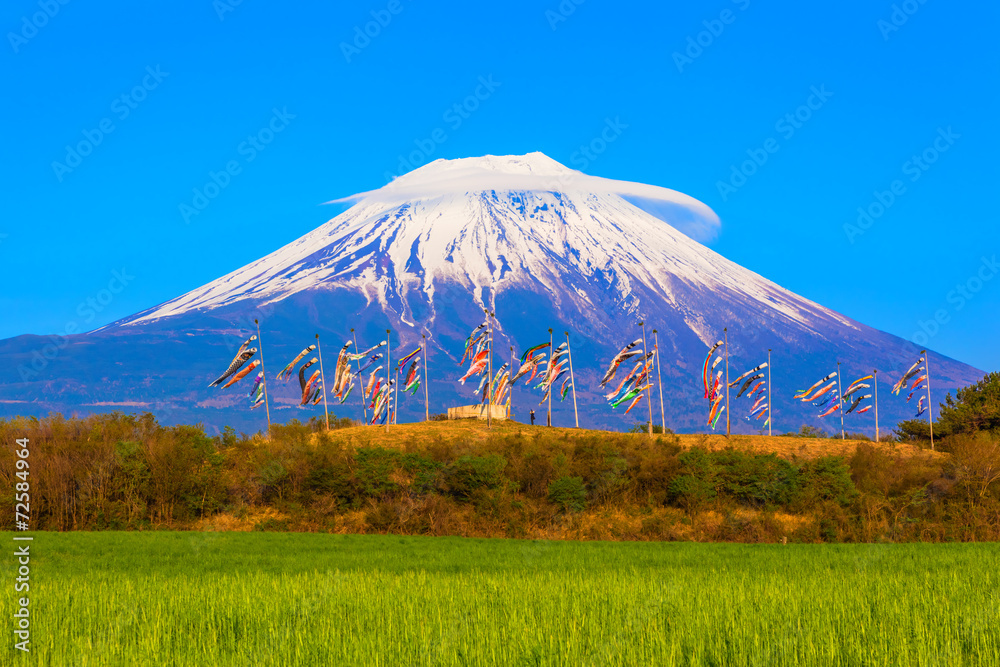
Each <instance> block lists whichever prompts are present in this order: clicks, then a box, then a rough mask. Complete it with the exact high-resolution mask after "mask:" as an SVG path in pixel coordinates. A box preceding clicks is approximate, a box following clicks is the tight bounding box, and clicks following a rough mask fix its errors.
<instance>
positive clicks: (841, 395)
mask: <svg viewBox="0 0 1000 667" xmlns="http://www.w3.org/2000/svg"><path fill="white" fill-rule="evenodd" d="M841 379H842V378H841V377H840V362H839V361H838V362H837V405H839V406H840V439H841V440H846V439H847V436H846V435H844V384H843V382H841Z"/></svg>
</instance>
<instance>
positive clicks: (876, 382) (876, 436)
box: [872, 368, 879, 442]
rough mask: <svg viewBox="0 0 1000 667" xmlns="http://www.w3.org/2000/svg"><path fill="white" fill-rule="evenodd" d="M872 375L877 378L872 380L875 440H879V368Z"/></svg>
mask: <svg viewBox="0 0 1000 667" xmlns="http://www.w3.org/2000/svg"><path fill="white" fill-rule="evenodd" d="M872 375H873V376H874V377H875V380H874V381H873V382H872V384H873V385H875V442H878V441H879V437H878V369H877V368H876V369H875V370H874V371H872Z"/></svg>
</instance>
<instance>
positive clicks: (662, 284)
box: [127, 153, 851, 340]
mask: <svg viewBox="0 0 1000 667" xmlns="http://www.w3.org/2000/svg"><path fill="white" fill-rule="evenodd" d="M622 190H625V191H626V192H629V193H632V194H633V195H636V196H648V197H656V198H658V201H659V202H660V203H661V204H664V203H666V204H667V206H666V209H665V210H667V211H668V215H667V216H664V217H667V219H668V222H670V223H673V222H674V219H676V220H677V221H679V222H680V223H684V224H690V223H691V221H692V220H694V221H696V222H701V223H703V224H706V225H710V224H713V223H716V224H717V221H718V218H717V217H716V216H715V214H714V213H713V212H712V211H711V209H709V208H708V207H707V206H705V205H704V204H702V203H701V202H699V201H697V200H695V199H693V198H691V197H688V196H687V195H683V194H681V193H678V192H675V191H673V190H667V189H666V188H658V187H657V186H647V185H643V184H638V183H631V184H630V183H625V182H623V181H609V180H608V179H601V178H597V177H593V176H587V175H585V174H582V173H580V172H578V171H574V170H572V169H567V168H566V167H564V166H562V165H561V164H559V163H558V162H556V161H554V160H552V159H551V158H548V157H547V156H545V155H543V154H541V153H531V154H528V155H524V156H499V157H498V156H491V155H487V156H483V157H477V158H465V159H461V160H438V161H435V162H433V163H431V164H428V165H425V166H424V167H421V168H420V169H417V170H415V171H413V172H411V173H409V174H406V175H405V176H402V177H400V178H399V179H397V180H396V181H394V182H393V183H390V184H389V185H387V186H385V187H384V188H381V189H379V190H376V191H372V192H370V193H363V194H362V195H358V196H356V198H357V199H358V201H357V203H356V204H355V205H354V206H353V207H352V208H350V209H349V210H347V211H345V212H344V213H342V214H341V215H339V216H337V217H336V218H334V219H332V220H330V221H329V222H327V223H326V224H324V225H322V226H320V227H319V228H317V229H315V230H314V231H312V232H310V233H309V234H306V235H305V236H303V237H301V238H300V239H298V240H296V241H293V242H292V243H290V244H288V245H286V246H285V247H283V248H281V249H279V250H277V251H275V252H273V253H271V254H270V255H267V256H266V257H263V258H261V259H259V260H257V261H255V262H252V263H251V264H248V265H246V266H245V267H243V268H241V269H238V270H236V271H234V272H232V273H230V274H229V275H226V276H224V277H222V278H220V279H218V280H216V281H214V282H212V283H209V284H207V285H205V286H203V287H201V288H198V289H196V290H194V291H192V292H189V293H188V294H185V295H183V296H181V297H179V298H177V299H174V300H173V301H170V302H167V303H165V304H162V305H161V306H158V307H156V308H153V309H150V310H148V311H145V312H143V313H139V314H138V315H136V316H134V317H133V318H130V319H129V320H128V321H127V322H128V323H136V322H142V321H148V320H153V319H159V318H163V317H168V316H172V315H178V314H182V313H185V312H189V311H193V310H209V309H214V308H219V307H223V306H229V305H231V304H233V303H235V302H239V301H243V300H254V301H259V302H264V303H274V302H277V301H280V300H282V299H284V298H286V297H288V296H291V295H293V294H297V293H301V292H304V291H307V290H311V289H348V290H352V291H355V292H359V293H361V294H363V295H364V296H365V297H366V299H367V300H368V302H369V303H371V304H376V303H377V304H378V305H379V306H380V307H381V309H382V310H383V311H386V312H390V313H395V316H396V317H398V318H399V319H400V320H401V321H402V322H406V323H410V324H412V323H414V322H415V321H416V320H417V319H418V318H417V317H416V316H415V315H414V310H413V305H412V304H414V303H419V304H421V307H420V310H421V312H423V313H429V317H430V318H431V319H432V320H433V318H434V317H436V308H435V303H434V296H435V293H436V292H437V291H439V289H440V288H441V287H442V286H443V285H445V284H447V285H449V286H453V287H457V288H458V289H459V290H461V291H467V293H468V294H470V295H472V298H473V299H474V301H475V302H476V303H478V304H479V305H489V304H490V303H493V302H494V300H495V299H496V298H497V295H498V294H500V293H503V292H504V291H505V290H518V291H523V292H528V293H535V294H539V295H540V296H542V297H543V298H544V299H546V301H547V302H548V303H551V304H553V305H554V306H555V307H557V308H559V309H564V310H566V311H567V312H569V311H572V312H573V313H576V314H574V315H573V317H574V318H579V317H584V318H587V319H588V320H590V321H591V323H592V325H593V327H594V328H595V329H596V330H602V329H605V328H607V327H608V326H609V323H610V322H611V321H613V320H620V321H624V320H627V319H629V318H634V317H637V316H642V313H643V312H644V311H648V309H649V308H651V307H654V304H661V303H665V304H669V307H671V308H673V309H675V310H677V311H678V312H680V313H682V317H683V318H684V321H685V322H686V323H687V326H688V327H690V328H691V329H692V330H694V331H695V332H696V333H697V334H698V336H699V337H704V338H705V340H708V338H711V336H712V335H713V334H711V333H709V332H708V330H707V327H706V325H705V323H704V315H703V311H704V310H705V307H704V306H703V305H698V306H697V307H696V306H695V304H694V303H693V301H694V300H700V299H707V298H711V299H718V300H720V301H724V302H727V303H728V302H738V303H739V304H740V307H750V308H753V309H761V310H765V311H768V312H771V313H774V314H776V315H777V316H779V317H781V318H783V319H785V320H786V321H788V322H794V323H795V324H796V326H805V327H806V328H810V329H813V328H815V327H817V326H819V323H821V322H822V323H830V322H833V321H835V322H836V323H837V324H839V325H843V324H848V325H849V326H851V324H850V322H849V321H848V320H846V319H844V318H842V317H840V316H838V315H836V314H835V313H832V312H831V311H829V310H827V309H825V308H822V307H820V306H818V305H817V304H814V303H812V302H810V301H807V300H805V299H802V298H801V297H798V296H796V295H794V294H792V293H791V292H788V291H787V290H784V289H782V288H781V287H779V286H778V285H775V284H774V283H771V282H770V281H768V280H766V279H764V278H762V277H761V276H759V275H756V274H754V273H753V272H751V271H748V270H746V269H744V268H742V267H740V266H738V265H736V264H734V263H733V262H730V261H729V260H727V259H725V258H723V257H721V256H719V255H718V254H717V253H715V252H713V251H711V250H709V249H708V248H706V247H704V246H702V245H701V244H699V243H697V242H696V241H694V240H692V239H691V238H689V237H688V236H686V235H684V234H682V233H680V232H679V231H677V229H675V227H674V226H672V224H667V222H664V221H663V220H662V219H660V218H657V217H654V216H652V215H650V214H648V213H646V212H645V211H643V210H642V209H640V208H638V207H636V206H635V205H633V204H631V203H629V201H627V200H626V199H625V198H624V197H623V196H622V194H623V193H622V192H621V191H622ZM637 193H641V194H637ZM404 195H405V196H404ZM661 210H664V209H663V208H662V207H661ZM731 306H732V303H729V305H726V306H725V308H729V307H731ZM655 307H659V306H658V305H657V306H655ZM609 309H610V310H609ZM421 319H426V316H425V317H424V318H421Z"/></svg>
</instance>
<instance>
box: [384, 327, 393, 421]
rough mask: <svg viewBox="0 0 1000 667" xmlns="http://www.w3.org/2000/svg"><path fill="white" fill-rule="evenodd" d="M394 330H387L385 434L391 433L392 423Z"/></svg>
mask: <svg viewBox="0 0 1000 667" xmlns="http://www.w3.org/2000/svg"><path fill="white" fill-rule="evenodd" d="M391 333H392V329H386V330H385V388H386V392H385V402H386V406H385V409H386V413H385V432H386V433H388V432H389V424H391V423H392V387H390V386H389V374H390V373H392V341H391V340H390V337H389V335H390V334H391Z"/></svg>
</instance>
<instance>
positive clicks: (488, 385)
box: [484, 308, 493, 428]
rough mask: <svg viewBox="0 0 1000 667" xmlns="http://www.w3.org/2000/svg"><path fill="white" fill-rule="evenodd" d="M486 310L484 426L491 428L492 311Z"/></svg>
mask: <svg viewBox="0 0 1000 667" xmlns="http://www.w3.org/2000/svg"><path fill="white" fill-rule="evenodd" d="M484 310H485V311H486V346H487V352H486V428H493V313H491V312H490V311H489V310H488V309H485V308H484Z"/></svg>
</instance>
